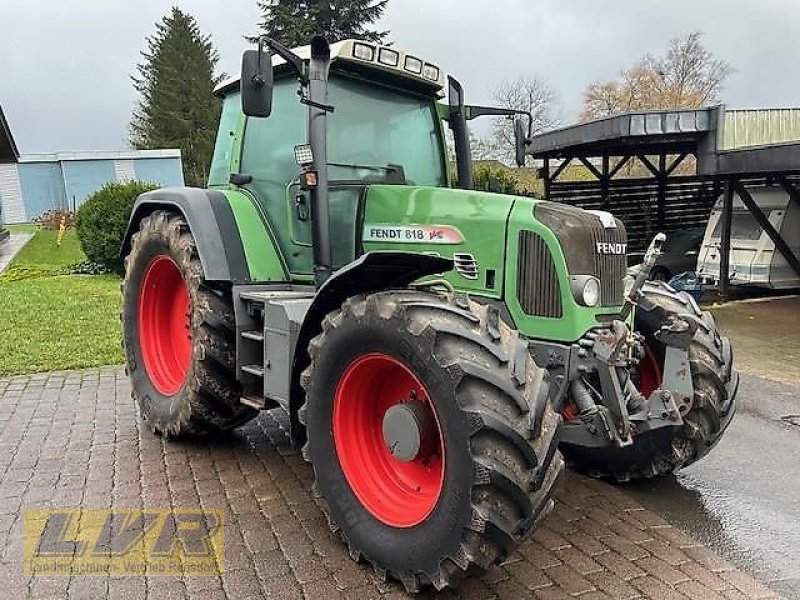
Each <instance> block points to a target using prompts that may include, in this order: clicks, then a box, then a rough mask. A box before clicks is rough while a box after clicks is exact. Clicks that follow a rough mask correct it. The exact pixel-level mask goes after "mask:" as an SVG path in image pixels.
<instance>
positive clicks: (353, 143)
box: [328, 76, 447, 187]
mask: <svg viewBox="0 0 800 600" xmlns="http://www.w3.org/2000/svg"><path fill="white" fill-rule="evenodd" d="M328 101H329V103H330V104H332V105H333V106H334V107H335V110H334V112H333V113H331V114H329V115H328V163H329V164H330V169H329V177H330V179H331V181H336V180H352V179H359V180H361V179H366V180H370V179H372V180H375V181H385V180H386V179H387V170H388V171H396V170H397V169H396V168H397V167H402V169H403V172H404V173H405V180H406V183H409V184H411V185H430V186H438V187H442V186H445V185H446V182H447V178H446V175H445V166H444V160H443V156H442V146H441V141H440V138H439V136H440V130H439V127H438V122H437V117H436V114H435V104H434V102H432V101H431V100H429V99H422V98H415V97H413V96H405V95H401V94H399V93H398V92H396V91H393V90H389V89H386V88H382V87H378V86H375V85H368V84H364V83H361V82H358V81H354V80H351V79H344V78H341V77H336V76H332V77H331V79H330V87H329V95H328ZM335 163H338V164H335ZM342 165H346V166H342ZM393 167H394V168H393Z"/></svg>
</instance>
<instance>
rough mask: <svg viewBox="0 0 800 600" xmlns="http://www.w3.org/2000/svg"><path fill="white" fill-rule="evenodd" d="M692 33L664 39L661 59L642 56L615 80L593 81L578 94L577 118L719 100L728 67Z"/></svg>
mask: <svg viewBox="0 0 800 600" xmlns="http://www.w3.org/2000/svg"><path fill="white" fill-rule="evenodd" d="M702 37H703V34H702V33H701V32H699V31H693V32H691V33H689V34H688V35H686V36H684V37H681V38H674V39H672V40H670V42H669V45H668V46H667V51H666V53H665V54H664V55H663V56H652V55H647V56H645V57H644V58H642V59H641V60H640V61H639V62H638V63H636V64H635V65H634V66H632V67H629V68H626V69H623V70H622V71H621V73H620V76H619V78H618V79H615V80H611V81H596V82H593V83H591V84H589V86H588V87H587V88H586V91H585V92H584V108H583V112H582V113H581V119H583V120H590V119H596V118H599V117H604V116H609V115H614V114H619V113H623V112H629V111H632V110H645V109H660V108H696V107H700V106H707V105H709V104H713V103H715V102H717V101H718V100H719V95H720V92H721V91H722V86H723V85H724V83H725V80H726V79H727V78H728V76H729V75H730V74H731V72H732V69H731V67H730V65H729V64H728V63H727V62H725V61H724V60H719V59H716V58H714V55H713V54H712V53H711V52H710V51H709V50H708V49H707V48H706V47H705V46H703V42H702Z"/></svg>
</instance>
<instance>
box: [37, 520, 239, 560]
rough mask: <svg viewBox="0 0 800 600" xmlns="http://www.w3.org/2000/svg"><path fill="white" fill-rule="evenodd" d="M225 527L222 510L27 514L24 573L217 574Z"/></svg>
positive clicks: (221, 556)
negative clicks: (190, 572)
mask: <svg viewBox="0 0 800 600" xmlns="http://www.w3.org/2000/svg"><path fill="white" fill-rule="evenodd" d="M223 527H224V512H223V511H222V510H195V509H192V510H180V509H178V510H164V509H161V510H159V509H156V510H153V509H151V510H147V509H144V510H140V509H119V510H108V509H62V510H52V511H50V510H36V509H29V510H26V511H25V568H26V572H27V573H29V574H34V573H37V574H44V573H47V574H69V573H80V574H87V575H88V574H93V573H97V574H100V573H101V572H105V573H111V574H119V575H128V574H131V575H132V574H142V573H143V571H145V572H152V573H157V574H158V573H163V574H169V573H173V572H177V573H181V572H184V571H186V569H187V566H188V568H190V569H191V570H192V571H193V574H198V575H203V574H215V573H214V571H218V570H221V568H222V567H219V568H218V566H219V565H223V564H224V546H223V544H224V531H223ZM181 555H182V559H180V560H179V559H178V557H179V556H181ZM217 558H218V559H219V560H217ZM192 561H194V562H195V563H197V564H194V565H192V564H191V563H192ZM218 562H219V565H217V563H218ZM100 567H102V568H100Z"/></svg>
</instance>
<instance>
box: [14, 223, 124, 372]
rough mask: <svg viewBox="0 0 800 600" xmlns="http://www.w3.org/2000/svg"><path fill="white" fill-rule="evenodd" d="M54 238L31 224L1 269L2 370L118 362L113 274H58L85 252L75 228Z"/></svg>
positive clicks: (116, 280) (116, 287)
mask: <svg viewBox="0 0 800 600" xmlns="http://www.w3.org/2000/svg"><path fill="white" fill-rule="evenodd" d="M55 240H56V232H55V231H43V230H39V231H36V233H35V236H34V238H33V239H32V240H31V241H29V242H28V243H27V244H26V245H25V247H24V248H23V249H22V250H21V251H20V253H19V254H18V255H17V256H16V257H15V258H14V260H13V261H12V263H11V265H10V267H9V270H8V271H7V272H6V273H4V274H3V275H0V376H2V375H10V374H20V373H34V372H37V371H52V370H59V369H78V368H84V367H92V366H98V365H107V364H118V363H121V362H122V350H121V348H120V339H121V329H120V322H119V317H118V315H119V307H120V293H119V284H120V280H119V277H117V276H115V275H58V273H59V272H60V271H62V270H63V269H64V268H65V267H68V266H69V265H71V264H74V263H76V262H79V261H81V260H83V259H84V258H85V256H84V255H83V252H81V249H80V244H79V243H78V237H77V235H76V234H75V230H74V229H73V230H68V231H67V232H66V234H65V236H64V239H63V241H62V244H61V246H60V247H59V246H57V245H56V243H55Z"/></svg>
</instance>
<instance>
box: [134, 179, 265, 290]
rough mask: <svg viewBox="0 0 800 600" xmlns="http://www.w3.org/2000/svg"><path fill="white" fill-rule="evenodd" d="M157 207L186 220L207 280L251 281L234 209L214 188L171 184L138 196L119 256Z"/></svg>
mask: <svg viewBox="0 0 800 600" xmlns="http://www.w3.org/2000/svg"><path fill="white" fill-rule="evenodd" d="M158 209H166V210H170V211H173V212H178V213H180V214H181V215H183V217H184V218H185V219H186V222H187V223H188V224H189V229H190V230H191V232H192V235H193V236H194V241H195V245H196V247H197V253H198V255H199V257H200V263H201V264H202V265H203V273H204V276H205V278H206V279H207V280H208V281H231V282H235V283H247V282H249V281H250V272H249V270H248V268H247V260H246V258H245V253H244V247H243V245H242V239H241V236H240V235H239V229H238V228H237V226H236V221H235V219H234V216H233V211H232V210H231V207H230V204H229V202H228V200H227V199H226V198H225V195H224V194H222V193H221V192H218V191H215V190H202V189H199V188H189V187H174V188H163V189H159V190H154V191H152V192H147V193H145V194H142V195H141V196H139V197H138V198H137V199H136V202H135V203H134V205H133V210H132V212H131V218H130V220H129V221H128V229H127V231H126V232H125V237H124V238H123V240H122V247H121V248H120V256H121V257H122V258H124V257H125V256H126V255H127V254H128V252H130V245H131V237H132V236H133V234H134V233H136V232H137V231H138V230H139V223H140V222H141V220H142V219H143V218H144V217H146V216H147V215H149V214H150V213H152V212H153V211H155V210H158Z"/></svg>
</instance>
